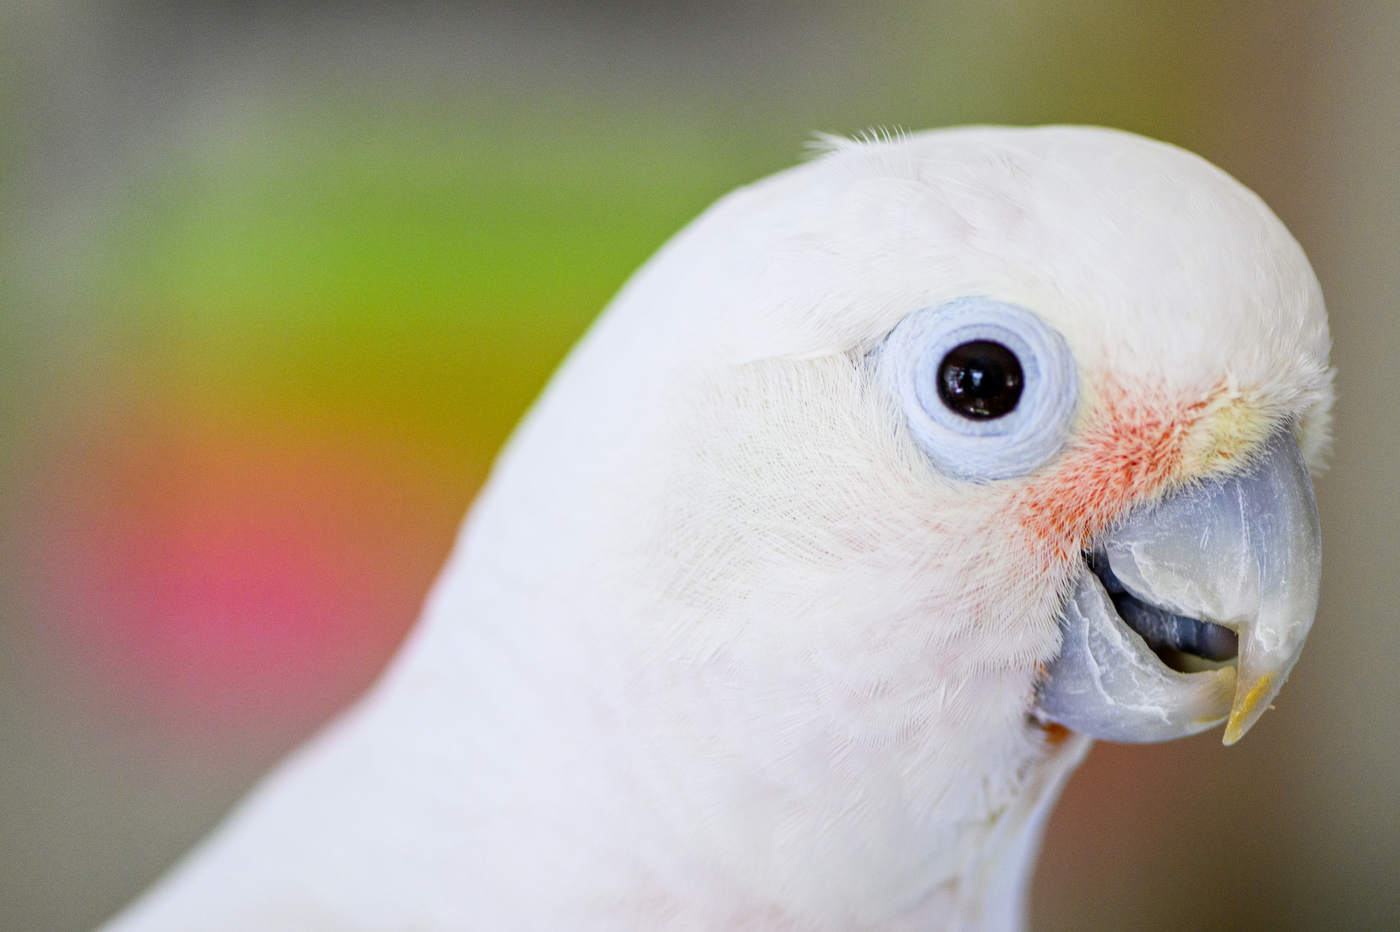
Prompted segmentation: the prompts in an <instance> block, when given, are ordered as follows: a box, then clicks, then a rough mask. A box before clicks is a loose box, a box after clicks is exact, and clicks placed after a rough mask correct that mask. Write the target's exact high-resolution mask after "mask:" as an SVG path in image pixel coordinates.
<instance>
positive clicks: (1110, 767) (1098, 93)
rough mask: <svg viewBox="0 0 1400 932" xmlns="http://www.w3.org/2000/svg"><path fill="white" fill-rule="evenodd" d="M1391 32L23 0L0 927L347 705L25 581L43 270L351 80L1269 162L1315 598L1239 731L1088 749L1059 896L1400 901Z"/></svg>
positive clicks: (1121, 20)
mask: <svg viewBox="0 0 1400 932" xmlns="http://www.w3.org/2000/svg"><path fill="white" fill-rule="evenodd" d="M1397 61H1400V4H1396V3H1387V2H1380V0H1363V2H1357V3H1348V4H1344V5H1342V4H1337V5H1334V4H1323V3H1300V2H1294V0H1285V2H1279V3H1266V2H1262V0H1258V2H1255V0H1250V2H1243V3H1230V2H1219V3H1207V2H1198V0H1188V2H1185V3H1173V2H1169V0H1131V2H1123V3H1116V2H1108V0H1103V2H1087V3H1071V2H1061V0H1004V2H995V3H946V4H944V3H914V2H903V0H888V2H886V0H881V2H876V3H862V4H857V3H852V2H840V0H826V2H822V3H817V4H799V3H796V2H791V3H778V4H758V3H752V2H743V0H726V2H718V3H706V4H699V3H695V4H671V5H666V4H647V3H642V2H640V0H594V2H591V3H566V2H563V0H554V2H550V0H535V2H529V3H523V4H506V3H494V4H493V3H484V2H482V3H474V4H465V5H460V6H458V5H447V4H397V3H389V2H380V3H374V2H361V3H334V2H307V3H290V2H281V3H277V2H221V3H220V2H216V3H207V4H181V3H174V2H164V3H158V2H145V3H130V4H115V3H113V4H103V3H96V2H93V3H80V2H54V3H41V2H37V0H35V2H27V0H7V2H6V3H5V4H4V5H3V6H0V242H3V244H4V245H3V250H0V327H2V328H3V329H2V330H0V431H3V433H0V470H3V472H2V473H0V476H3V477H4V489H3V491H0V522H3V525H2V526H0V559H3V561H4V562H3V565H0V932H39V930H51V932H79V930H83V929H89V928H92V927H94V926H95V925H97V924H99V923H100V922H101V921H102V920H103V919H105V918H106V917H108V916H109V915H111V914H112V913H113V912H114V911H115V910H117V909H118V908H120V907H121V906H122V905H123V904H124V903H125V902H127V901H128V900H129V899H130V898H131V897H133V896H134V895H136V894H137V893H138V892H139V891H141V890H142V889H143V888H144V887H145V886H147V885H148V884H149V883H150V882H152V881H153V880H154V879H155V878H156V877H157V876H159V874H160V873H161V872H162V871H164V870H165V869H166V868H167V867H168V866H169V865H171V864H172V863H173V862H174V861H175V860H176V859H177V858H178V857H179V856H180V855H181V854H182V853H183V852H184V851H185V850H187V849H188V847H189V846H190V845H192V844H193V843H194V842H195V841H196V840H197V839H199V838H200V837H201V836H202V835H203V834H204V833H205V832H206V831H207V830H208V829H209V828H210V827H211V826H212V825H213V824H215V822H216V821H217V820H218V819H219V817H220V816H221V815H222V814H223V813H224V812H226V811H227V809H228V808H229V807H230V806H231V805H232V804H233V802H234V801H235V800H236V799H237V798H238V797H239V796H240V795H241V794H242V793H243V792H244V791H245V790H246V788H247V787H248V786H249V785H251V783H252V781H254V780H255V779H256V777H257V776H258V775H259V774H260V773H262V772H263V771H264V770H265V769H266V768H267V767H268V766H270V765H271V764H272V763H273V762H274V761H275V760H276V759H278V758H279V757H280V756H281V755H282V754H284V753H285V752H286V751H287V750H288V749H289V748H290V747H292V746H294V745H295V744H296V743H297V742H298V741H299V740H301V739H302V738H303V737H304V736H305V735H306V734H308V733H309V732H310V731H311V730H313V729H314V728H315V727H316V725H317V724H318V722H319V721H320V720H322V719H324V717H325V716H326V715H328V714H330V711H331V709H330V708H329V707H327V708H323V709H322V710H321V711H319V712H317V713H316V715H315V716H311V717H308V718H305V719H302V720H299V721H298V722H296V723H295V724H294V725H292V726H287V725H285V723H283V724H279V725H277V726H276V727H274V726H271V725H269V726H268V727H267V728H266V729H265V730H263V731H259V730H258V728H257V727H245V728H243V729H242V730H240V731H238V732H237V734H232V733H229V734H223V733H217V732H216V733H213V734H212V735H209V734H206V735H203V736H202V737H201V738H200V739H199V740H192V739H190V738H189V737H188V736H187V735H180V736H175V737H171V736H169V735H167V734H165V733H164V732H163V731H162V729H161V727H160V723H159V722H154V723H153V722H150V721H146V722H138V723H136V724H133V723H132V721H131V720H130V719H129V718H128V717H124V716H122V715H118V714H115V713H114V712H112V710H110V709H108V708H105V707H103V706H102V705H101V704H100V703H94V702H91V701H88V700H86V699H84V698H82V697H81V696H78V695H75V694H73V691H72V690H71V689H70V687H69V684H70V682H71V680H70V679H69V678H68V677H69V676H70V674H69V673H66V672H64V667H63V663H62V659H61V658H59V659H58V660H55V658H54V657H53V656H52V648H51V647H48V646H46V644H48V643H49V642H47V641H46V640H45V638H44V636H43V631H42V627H43V619H42V618H39V617H37V616H36V615H35V613H34V611H33V610H32V607H31V603H30V601H29V600H28V599H27V597H26V596H25V592H26V591H27V589H26V587H27V586H28V584H29V580H27V578H26V576H25V574H26V572H27V570H26V569H25V567H27V566H28V565H29V563H28V562H27V558H26V556H25V548H26V546H27V544H28V537H29V534H30V532H31V530H32V529H31V527H30V526H29V525H28V524H26V521H28V520H30V518H29V517H27V515H28V513H27V512H24V511H23V509H22V508H21V507H20V505H19V503H18V502H19V499H20V498H21V497H22V496H21V493H20V491H17V490H18V489H19V485H18V484H19V483H20V477H22V476H23V475H24V471H25V467H26V464H27V463H29V462H30V451H29V450H28V449H27V448H26V443H27V442H28V439H27V438H32V437H34V436H36V435H37V434H39V433H42V430H43V427H44V422H45V419H46V418H49V417H51V416H52V411H53V409H52V405H51V403H50V402H51V397H50V396H51V394H52V392H53V391H54V388H53V386H54V385H55V384H57V382H56V380H59V379H60V376H58V375H55V373H60V374H62V373H64V372H65V371H68V370H71V369H72V368H74V367H78V366H85V365H89V364H90V362H91V360H92V359H94V358H95V356H94V353H93V350H92V347H91V346H90V345H87V343H86V342H85V341H88V342H90V341H92V340H94V339H101V338H102V337H101V333H100V332H99V333H98V334H97V335H96V336H94V334H93V332H92V331H90V330H84V329H83V328H82V327H78V326H75V324H74V321H73V320H72V319H70V318H68V317H65V316H64V313H66V312H60V311H56V310H53V309H54V308H58V307H68V306H70V304H71V302H69V303H65V301H64V300H60V299H59V298H55V297H53V296H54V295H59V296H62V295H64V294H65V293H66V292H65V289H66V288H68V287H69V284H70V283H69V281H68V280H67V278H66V277H65V276H66V274H67V272H65V270H66V269H69V268H70V266H67V265H64V264H63V263H61V262H57V260H53V254H54V253H55V252H62V250H63V249H65V248H66V247H65V244H67V243H71V242H72V241H73V237H74V236H75V235H76V234H75V233H74V230H75V229H80V228H82V227H83V225H84V224H89V223H92V222H94V221H93V219H92V218H94V217H100V216H102V215H103V211H104V210H106V209H107V208H106V205H107V204H109V203H110V202H111V201H112V200H113V199H115V198H118V197H119V196H120V192H121V191H122V190H123V185H125V184H126V183H127V179H128V178H129V177H131V176H132V175H134V174H135V173H137V172H138V171H139V170H140V167H141V166H142V165H144V164H148V163H150V162H151V161H152V160H159V159H160V158H162V153H164V152H165V151H166V150H167V149H168V148H169V147H171V146H177V145H182V144H185V143H184V141H187V140H188V139H189V138H191V137H198V136H199V134H201V133H204V132H206V131H207V129H208V126H209V125H211V124H213V123H217V124H218V127H219V131H220V132H224V133H230V132H232V133H237V132H238V131H239V130H238V127H239V126H240V125H243V124H242V123H240V120H245V121H246V124H247V125H248V126H249V127H253V128H254V129H256V127H257V126H258V124H257V121H256V119H255V115H256V113H257V112H258V108H259V107H262V106H265V105H266V104H267V102H268V101H282V102H284V104H285V102H286V101H291V102H292V103H290V104H285V106H289V107H293V108H295V107H296V106H314V103H307V101H314V100H315V99H316V97H317V95H318V94H320V93H322V92H327V89H341V90H343V89H344V88H346V87H349V88H351V89H352V91H353V90H354V89H355V88H361V87H362V88H365V89H366V92H369V91H372V92H373V93H375V94H382V95H385V98H384V99H386V100H398V101H402V102H404V104H403V105H405V106H414V105H416V104H421V103H422V102H423V101H427V100H436V101H442V100H448V101H450V100H453V99H455V98H459V97H460V98H471V97H473V96H489V97H491V98H492V99H493V100H505V101H507V102H508V103H509V105H510V106H512V107H514V108H517V110H518V111H519V112H520V113H522V114H524V115H523V116H522V117H521V119H523V120H527V121H528V120H529V119H531V116H530V115H531V113H533V112H535V111H533V110H532V109H531V108H537V111H538V114H539V117H538V119H539V120H540V121H548V120H551V119H556V118H557V114H558V113H559V112H561V111H567V110H569V109H571V108H573V107H574V106H576V105H577V106H587V107H594V108H597V109H598V110H599V112H606V113H608V114H611V115H612V116H614V117H616V118H617V119H618V120H622V121H630V122H629V123H628V125H638V126H645V125H646V124H647V121H655V122H656V123H657V124H658V125H660V124H665V125H684V126H685V127H688V129H687V130H686V132H693V133H695V134H698V135H702V136H703V134H705V133H710V132H713V133H720V132H721V131H722V132H724V133H731V134H733V135H734V136H735V137H736V138H741V139H742V143H736V144H735V146H734V148H733V151H735V152H740V153H741V154H739V155H735V156H734V157H733V160H732V167H730V168H725V169H724V170H723V171H724V172H728V173H729V174H724V178H725V179H727V181H726V183H727V184H739V183H742V182H744V181H746V180H750V179H751V178H752V177H754V176H755V175H756V174H761V173H762V172H766V171H772V170H776V169H778V168H781V167H783V166H784V165H786V164H789V163H791V162H793V161H795V160H796V159H798V158H800V157H801V153H802V143H803V141H804V139H806V138H808V136H809V134H810V133H811V132H812V131H814V130H821V131H833V132H847V133H851V132H858V131H861V130H863V129H865V128H867V127H871V126H886V125H900V126H904V127H908V128H911V129H923V128H929V127H933V126H939V125H953V124H957V123H969V122H1005V123H1046V122H1083V123H1098V124H1106V125H1114V126H1119V127H1122V128H1125V129H1130V130H1134V131H1138V132H1142V133H1145V134H1147V135H1151V136H1155V137H1158V138H1163V139H1167V140H1168V141H1171V142H1174V143H1177V144H1180V145H1183V146H1185V147H1187V148H1190V149H1193V150H1195V151H1198V152H1200V153H1201V154H1202V155H1204V156H1206V157H1207V158H1209V159H1211V160H1212V161H1214V162H1216V163H1217V164H1219V165H1221V166H1222V167H1224V168H1225V169H1226V170H1228V171H1230V172H1231V173H1232V174H1234V175H1235V176H1236V177H1238V178H1240V179H1241V180H1242V181H1243V182H1244V183H1245V184H1247V185H1249V186H1250V187H1252V188H1253V189H1254V190H1256V191H1257V192H1258V193H1259V194H1260V195H1262V196H1263V197H1264V198H1265V200H1266V201H1268V202H1269V204H1270V205H1271V206H1272V207H1273V208H1274V210H1275V211H1276V212H1277V213H1278V214H1279V216H1280V217H1281V218H1282V219H1283V220H1284V222H1285V223H1286V224H1287V225H1288V226H1289V228H1290V229H1291V230H1292V231H1293V233H1294V234H1295V236H1297V238H1298V239H1299V240H1300V241H1301V243H1302V244H1303V247H1304V248H1305V250H1306V251H1307V253H1308V255H1309V256H1310V257H1311V259H1312V261H1313V264H1314V267H1315V268H1316V270H1317V272H1318V275H1319V277H1320V278H1321V281H1322V285H1323V290H1324V293H1325V295H1326V298H1327V302H1328V306H1329V309H1330V314H1331V320H1332V327H1333V335H1334V341H1335V348H1334V357H1333V359H1334V364H1335V366H1336V369H1337V388H1338V395H1339V403H1338V406H1337V409H1336V430H1335V436H1336V441H1335V452H1334V455H1333V456H1332V458H1331V468H1330V470H1329V471H1328V472H1327V473H1326V474H1325V475H1324V476H1323V477H1321V479H1320V480H1319V482H1318V485H1317V493H1318V502H1319V508H1320V510H1321V514H1322V522H1323V532H1324V552H1325V569H1324V577H1323V593H1322V605H1321V609H1320V613H1319V616H1318V620H1317V623H1316V626H1315V627H1314V629H1313V633H1312V635H1311V637H1310V639H1309V644H1308V647H1307V649H1306V651H1305V652H1304V654H1303V659H1302V661H1301V662H1300V663H1299V665H1298V667H1297V669H1296V670H1295V672H1294V674H1293V676H1292V678H1291V680H1290V682H1289V683H1288V685H1287V687H1286V688H1285V689H1284V690H1283V692H1282V693H1281V695H1280V697H1279V699H1278V700H1277V703H1276V704H1277V708H1276V709H1275V710H1274V711H1272V712H1270V713H1269V714H1268V715H1266V716H1265V717H1264V718H1263V720H1262V721H1261V723H1260V724H1259V725H1258V726H1257V727H1256V728H1255V730H1254V731H1252V732H1251V733H1250V734H1249V735H1248V737H1247V738H1246V739H1245V740H1244V741H1243V742H1242V743H1241V744H1239V745H1237V746H1236V747H1233V748H1228V749H1227V748H1223V747H1221V746H1220V743H1219V735H1218V734H1208V735H1205V736H1200V737H1197V738H1193V739H1189V740H1185V741H1180V742H1175V743H1172V744H1168V745H1161V746H1151V747H1118V746H1106V745H1101V746H1099V747H1098V748H1096V749H1095V751H1094V752H1093V753H1092V754H1091V756H1090V758H1089V761H1088V762H1087V763H1086V765H1085V766H1084V767H1083V769H1082V770H1081V772H1080V773H1079V774H1078V775H1077V776H1076V777H1075V778H1074V780H1073V782H1072V783H1071V785H1070V787H1069V790H1068V791H1067V793H1066V796H1065V798H1064V800H1063V802H1062V803H1061V805H1060V808H1059V809H1058V810H1057V812H1056V814H1055V816H1054V820H1053V822H1052V825H1051V828H1050V832H1049V837H1048V839H1047V842H1046V845H1045V849H1044V854H1043V857H1042V861H1041V865H1040V870H1039V874H1038V876H1037V880H1036V886H1035V891H1034V899H1033V910H1034V912H1033V916H1034V921H1033V928H1035V929H1037V930H1046V932H1048V930H1057V929H1064V930H1071V929H1073V930H1096V929H1104V930H1109V929H1114V930H1117V929H1136V930H1179V929H1220V930H1226V929H1229V930H1245V929H1270V930H1291V929H1298V930H1302V929H1319V928H1345V929H1376V930H1383V929H1397V928H1400V675H1397V668H1398V667H1400V624H1398V623H1397V613H1396V606H1397V605H1400V480H1397V478H1396V477H1397V476H1398V475H1400V469H1397V464H1398V463H1400V417H1397V411H1400V401H1397V399H1400V67H1397ZM250 114H252V116H250ZM546 125H547V124H546ZM250 131H253V130H250ZM569 144H570V143H569V140H568V138H564V137H561V138H560V141H559V145H560V146H564V147H567V146H568V145H569ZM722 151H730V150H722ZM726 164H727V163H726ZM721 174H723V172H721ZM718 193H721V192H720V191H718V190H717V191H714V192H713V194H718ZM659 244H660V239H659V238H658V239H657V242H656V244H655V245H659ZM75 333H76V334H78V336H74V334H75ZM561 351H562V350H561V349H560V348H558V347H552V346H551V347H548V348H547V351H546V355H547V357H548V358H545V359H543V360H542V361H541V362H540V364H539V371H540V372H541V373H543V372H546V371H548V368H549V366H551V365H552V364H553V362H554V361H555V359H557V357H558V354H559V353H560V352H561ZM99 355H100V354H99ZM109 365H118V364H117V363H109ZM532 371H533V370H532ZM540 377H541V378H542V375H541V376H540ZM532 378H533V376H532ZM509 404H511V405H516V407H517V408H518V407H519V406H520V405H519V404H517V402H516V401H514V400H511V401H510V402H509ZM521 404H523V402H522V403H521ZM445 548H446V541H445V540H444V541H443V554H444V556H445ZM349 698H350V695H343V696H340V697H339V700H338V701H340V702H344V701H348V700H349Z"/></svg>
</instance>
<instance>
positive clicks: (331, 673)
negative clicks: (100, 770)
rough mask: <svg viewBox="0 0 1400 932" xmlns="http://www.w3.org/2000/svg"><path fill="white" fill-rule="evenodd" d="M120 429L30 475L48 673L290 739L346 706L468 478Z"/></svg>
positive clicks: (408, 617)
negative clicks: (55, 666) (58, 667)
mask: <svg viewBox="0 0 1400 932" xmlns="http://www.w3.org/2000/svg"><path fill="white" fill-rule="evenodd" d="M123 428H126V430H123ZM129 429H130V427H129V425H122V424H118V425H113V426H110V427H109V429H105V430H98V431H96V432H94V433H92V434H91V435H89V436H88V437H86V438H83V439H81V440H78V441H75V442H74V443H72V445H71V446H69V447H67V448H66V449H65V450H64V451H63V452H62V453H61V454H59V455H57V456H55V457H54V461H53V462H52V463H50V464H48V467H47V468H46V471H45V473H44V474H43V475H42V476H41V477H40V478H39V481H38V491H39V495H38V504H39V505H40V508H39V510H38V514H37V518H38V520H37V521H35V522H34V523H33V525H32V527H31V531H32V535H33V536H32V537H31V538H30V539H31V541H32V542H33V543H34V544H35V545H36V546H35V549H34V551H33V553H34V556H35V557H36V558H37V566H36V570H37V572H36V573H35V576H34V579H35V582H36V583H37V586H36V589H37V592H36V593H35V596H36V597H37V601H38V603H39V604H38V606H37V607H38V609H39V615H40V617H41V618H43V619H44V621H45V622H46V623H47V624H48V626H49V632H50V633H51V634H52V635H53V637H52V639H51V642H52V644H53V646H54V648H55V650H56V652H57V653H58V654H59V655H60V656H61V657H62V658H63V659H64V660H65V663H64V664H63V665H64V666H66V667H68V668H69V669H70V670H72V671H73V672H75V673H77V674H79V675H81V676H82V677H84V678H85V679H86V680H88V681H87V682H86V684H85V685H86V686H88V687H90V689H89V691H90V692H92V693H93V694H94V695H96V696H98V697H102V698H103V700H104V701H106V700H107V698H110V700H111V701H115V702H117V703H118V704H119V705H120V706H122V707H123V708H124V709H126V710H128V711H131V712H135V713H137V714H139V715H140V716H142V717H154V718H156V719H158V720H159V723H160V724H161V725H162V727H174V728H177V729H182V728H194V729H198V730H204V729H206V728H210V727H212V728H214V730H216V731H225V730H227V728H229V727H234V728H236V729H237V728H243V727H248V728H253V729H261V730H264V731H269V730H272V731H278V730H283V729H284V728H291V729H300V728H303V727H305V726H306V725H308V724H310V723H312V722H314V721H316V720H319V719H320V718H322V717H324V716H325V715H326V714H328V713H330V712H331V711H332V710H334V709H335V708H337V707H339V706H341V705H343V704H345V703H346V702H348V701H349V700H350V699H351V698H352V697H353V696H354V695H356V694H357V693H358V692H360V691H361V690H362V689H363V688H364V687H365V686H366V685H368V683H369V682H371V681H372V680H373V678H374V676H375V675H376V674H377V673H378V671H379V670H380V669H381V668H382V667H383V665H384V664H385V662H386V661H387V660H388V658H389V657H390V656H391V654H392V653H393V651H394V649H395V647H396V646H397V645H398V643H399V642H400V640H401V639H402V638H403V636H404V634H405V633H406V631H407V630H408V628H409V627H410V626H411V624H412V623H413V621H414V619H415V617H416V616H417V614H418V610H419V607H420V605H421V603H422V600H423V598H424V596H425V594H426V593H427V590H428V588H429V586H430V584H431V582H432V580H433V577H434V576H435V575H436V573H437V570H438V568H439V567H440V566H441V564H442V562H443V560H444V559H445V557H446V555H447V551H448V549H449V547H450V545H451V539H452V535H453V531H454V528H455V526H456V525H457V523H458V521H459V520H460V518H461V514H462V511H463V509H464V507H465V505H466V502H467V499H468V497H469V495H470V494H471V492H472V491H473V490H474V488H475V486H476V484H477V482H478V480H479V476H477V475H465V476H463V475H458V476H452V475H451V474H450V473H449V471H447V470H445V469H442V468H440V467H439V468H434V467H435V464H433V465H430V464H429V462H428V461H427V459H426V458H425V457H421V456H420V457H417V458H416V459H415V458H414V457H412V456H410V455H406V454H405V453H404V452H403V451H401V450H395V449H393V448H392V447H389V446H388V445H384V444H379V445H373V444H370V443H367V442H357V441H356V439H355V438H350V437H344V436H311V435H307V434H304V433H298V432H293V431H289V430H288V431H281V432H277V431H265V430H264V431H249V430H242V431H234V430H216V429H210V428H208V427H203V428H202V429H200V428H194V427H191V426H190V425H187V424H186V425H179V424H166V425H161V426H158V427H156V428H154V429H149V430H144V431H140V432H137V433H135V434H132V433H128V432H127V431H129Z"/></svg>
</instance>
